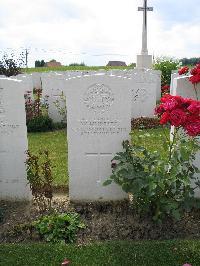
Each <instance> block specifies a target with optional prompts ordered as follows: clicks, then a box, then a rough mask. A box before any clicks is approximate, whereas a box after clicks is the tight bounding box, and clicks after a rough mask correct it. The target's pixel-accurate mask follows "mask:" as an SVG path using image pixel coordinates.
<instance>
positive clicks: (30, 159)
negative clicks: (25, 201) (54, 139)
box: [26, 151, 53, 212]
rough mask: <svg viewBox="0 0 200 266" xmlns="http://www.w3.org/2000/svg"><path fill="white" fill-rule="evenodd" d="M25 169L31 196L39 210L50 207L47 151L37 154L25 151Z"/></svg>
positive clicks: (50, 173)
mask: <svg viewBox="0 0 200 266" xmlns="http://www.w3.org/2000/svg"><path fill="white" fill-rule="evenodd" d="M26 171H27V179H28V182H29V184H30V188H31V191H32V195H33V198H34V200H35V202H36V204H37V205H38V207H39V210H40V211H41V212H42V211H45V210H46V209H47V208H49V207H51V200H52V198H53V188H52V183H53V176H52V164H51V160H50V158H49V152H48V151H41V152H40V153H39V155H33V154H31V152H30V151H27V159H26Z"/></svg>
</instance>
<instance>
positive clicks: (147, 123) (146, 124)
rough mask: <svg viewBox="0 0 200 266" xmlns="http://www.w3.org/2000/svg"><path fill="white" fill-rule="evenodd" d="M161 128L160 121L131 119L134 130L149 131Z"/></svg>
mask: <svg viewBox="0 0 200 266" xmlns="http://www.w3.org/2000/svg"><path fill="white" fill-rule="evenodd" d="M159 126H160V122H159V119H158V118H157V117H156V118H150V117H139V118H133V119H131V128H132V129H149V128H156V127H159Z"/></svg>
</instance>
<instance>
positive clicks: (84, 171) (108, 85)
mask: <svg viewBox="0 0 200 266" xmlns="http://www.w3.org/2000/svg"><path fill="white" fill-rule="evenodd" d="M132 82H133V81H132V80H131V79H130V78H122V77H121V78H120V77H116V76H108V75H104V74H102V75H84V76H82V77H77V78H69V79H67V80H66V88H67V89H66V96H67V125H68V126H67V136H68V169H69V196H70V199H71V200H72V201H81V202H82V201H111V200H122V199H124V198H127V194H126V193H124V192H123V191H122V190H121V188H120V187H119V186H117V185H116V184H111V185H110V186H106V187H105V186H103V182H104V181H105V180H106V179H107V178H108V177H109V176H110V174H111V159H112V158H113V157H114V155H115V153H116V152H119V151H120V150H122V145H121V144H122V141H123V140H126V139H129V138H130V137H129V133H130V131H131V86H132Z"/></svg>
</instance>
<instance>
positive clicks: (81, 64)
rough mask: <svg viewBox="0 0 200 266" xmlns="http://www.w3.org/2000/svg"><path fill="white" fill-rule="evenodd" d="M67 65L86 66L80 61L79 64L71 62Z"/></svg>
mask: <svg viewBox="0 0 200 266" xmlns="http://www.w3.org/2000/svg"><path fill="white" fill-rule="evenodd" d="M69 66H73V67H77V66H83V67H84V66H86V65H85V63H84V62H81V63H80V64H79V63H71V64H69Z"/></svg>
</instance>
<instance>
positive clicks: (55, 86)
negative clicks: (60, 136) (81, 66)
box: [42, 73, 66, 122]
mask: <svg viewBox="0 0 200 266" xmlns="http://www.w3.org/2000/svg"><path fill="white" fill-rule="evenodd" d="M64 78H65V76H64V75H61V74H59V75H58V74H57V75H56V74H55V73H54V74H50V75H43V76H42V95H43V98H44V97H46V96H48V98H47V99H48V100H47V103H48V114H49V117H50V118H51V119H52V120H53V121H54V122H66V121H65V120H66V118H65V115H64V114H62V112H61V111H62V110H64V109H66V100H65V97H66V95H65V86H64Z"/></svg>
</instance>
